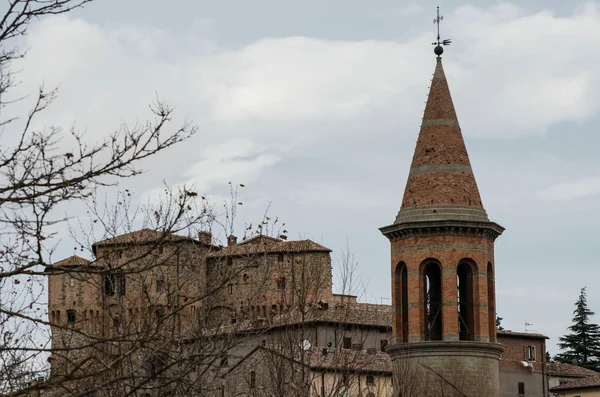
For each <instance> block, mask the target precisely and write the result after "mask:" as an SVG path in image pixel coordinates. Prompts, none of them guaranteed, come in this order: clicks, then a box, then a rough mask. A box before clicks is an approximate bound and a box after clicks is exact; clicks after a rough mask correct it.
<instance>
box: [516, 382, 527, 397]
mask: <svg viewBox="0 0 600 397" xmlns="http://www.w3.org/2000/svg"><path fill="white" fill-rule="evenodd" d="M518 387H519V396H524V395H525V383H523V382H519V384H518Z"/></svg>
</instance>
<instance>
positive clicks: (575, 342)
mask: <svg viewBox="0 0 600 397" xmlns="http://www.w3.org/2000/svg"><path fill="white" fill-rule="evenodd" d="M586 288H587V287H583V288H582V289H581V293H580V294H579V298H578V299H577V302H576V303H575V311H574V312H573V325H571V326H570V327H569V328H568V330H569V331H571V332H569V333H568V334H566V335H565V336H562V337H560V338H559V339H558V340H559V343H558V347H559V348H560V349H561V350H562V351H563V352H562V353H560V354H557V355H556V356H555V357H554V358H555V360H557V361H559V362H563V363H573V362H576V363H577V364H578V365H581V366H582V367H585V368H589V369H593V370H600V327H599V326H598V324H594V323H592V322H591V320H590V318H591V317H592V316H593V315H594V312H592V311H591V310H590V309H589V308H588V305H587V296H586Z"/></svg>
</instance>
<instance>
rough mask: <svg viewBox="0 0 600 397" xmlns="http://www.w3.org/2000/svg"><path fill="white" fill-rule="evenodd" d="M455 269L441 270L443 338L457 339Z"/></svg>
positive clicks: (445, 268)
mask: <svg viewBox="0 0 600 397" xmlns="http://www.w3.org/2000/svg"><path fill="white" fill-rule="evenodd" d="M456 287H457V284H456V269H455V268H453V267H447V265H446V266H445V267H444V270H442V305H443V306H442V310H443V313H444V317H443V319H444V321H443V324H442V332H443V340H448V341H457V340H458V302H457V300H458V297H457V295H456Z"/></svg>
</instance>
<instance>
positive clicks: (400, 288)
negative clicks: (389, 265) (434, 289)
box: [394, 262, 408, 342]
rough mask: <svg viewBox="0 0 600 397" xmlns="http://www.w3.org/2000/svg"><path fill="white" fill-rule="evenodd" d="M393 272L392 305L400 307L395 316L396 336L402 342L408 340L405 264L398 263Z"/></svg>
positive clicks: (406, 273) (406, 275) (406, 271)
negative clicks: (393, 299)
mask: <svg viewBox="0 0 600 397" xmlns="http://www.w3.org/2000/svg"><path fill="white" fill-rule="evenodd" d="M395 273H396V274H395V281H394V282H395V288H396V291H395V295H396V298H395V299H396V302H394V305H395V306H396V307H397V308H399V309H400V313H399V315H398V314H397V317H396V324H395V325H396V336H397V337H398V339H399V340H402V342H408V270H407V268H406V264H405V263H404V262H400V263H398V265H397V266H396V272H395ZM396 313H398V312H396Z"/></svg>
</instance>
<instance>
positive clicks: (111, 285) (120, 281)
mask: <svg viewBox="0 0 600 397" xmlns="http://www.w3.org/2000/svg"><path fill="white" fill-rule="evenodd" d="M117 292H118V293H119V296H123V295H125V275H123V274H105V275H104V295H106V296H114V295H115V294H116V293H117Z"/></svg>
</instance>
